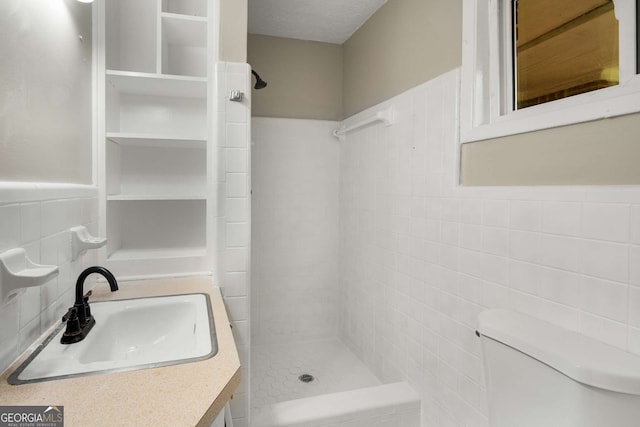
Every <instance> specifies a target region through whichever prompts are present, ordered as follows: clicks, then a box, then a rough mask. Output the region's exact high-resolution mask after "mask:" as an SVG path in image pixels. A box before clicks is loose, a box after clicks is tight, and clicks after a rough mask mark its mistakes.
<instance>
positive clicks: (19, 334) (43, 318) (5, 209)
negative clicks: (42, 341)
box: [0, 183, 98, 372]
mask: <svg viewBox="0 0 640 427" xmlns="http://www.w3.org/2000/svg"><path fill="white" fill-rule="evenodd" d="M31 187H33V188H31ZM35 187H36V185H33V186H28V185H23V186H22V187H20V188H19V189H17V190H10V192H9V190H8V189H10V188H11V183H3V188H2V189H0V252H4V251H6V250H9V249H12V248H16V247H22V248H25V249H26V251H27V254H28V256H29V258H31V260H33V261H34V262H36V263H42V264H50V265H57V266H58V267H59V274H58V276H57V277H56V278H54V279H52V280H50V281H49V282H48V283H46V284H44V285H43V286H39V287H34V288H29V289H28V290H27V291H26V292H24V293H23V294H21V295H19V296H18V297H16V298H14V299H12V300H10V301H9V302H8V304H4V303H3V302H0V343H1V345H0V372H2V371H4V370H5V369H6V368H8V367H9V365H10V364H11V362H13V361H14V360H15V359H16V358H17V357H18V356H19V355H20V354H21V353H22V352H24V351H25V350H26V349H27V348H28V347H29V346H30V345H31V344H33V343H34V341H35V340H36V339H37V338H38V337H39V336H40V335H41V334H42V333H44V332H45V331H46V330H47V329H48V328H49V327H50V326H52V325H53V324H54V323H55V322H56V321H57V320H58V319H59V318H60V317H62V315H63V314H64V313H65V311H66V310H67V308H69V307H70V306H72V305H73V302H74V297H75V295H74V288H75V280H76V278H77V277H78V275H79V274H80V272H81V271H82V270H83V269H84V268H86V267H88V266H89V265H93V264H95V262H96V259H97V257H96V254H95V251H89V252H87V253H86V254H85V255H83V256H82V257H80V258H79V259H77V260H75V261H71V234H70V232H69V229H70V228H71V227H74V226H77V225H85V226H87V228H88V229H89V230H90V232H92V233H95V232H96V229H97V222H98V221H97V212H98V211H97V190H96V189H89V190H86V189H85V190H82V193H84V194H86V195H84V196H81V197H79V196H77V195H73V191H72V192H71V195H67V196H65V195H64V190H62V191H56V192H55V194H52V193H48V192H47V191H45V190H37V189H34V188H35ZM36 192H37V193H38V194H37V195H36V196H35V197H34V193H36ZM51 197H55V199H50V198H51ZM38 199H42V200H39V201H38ZM9 200H10V202H9Z"/></svg>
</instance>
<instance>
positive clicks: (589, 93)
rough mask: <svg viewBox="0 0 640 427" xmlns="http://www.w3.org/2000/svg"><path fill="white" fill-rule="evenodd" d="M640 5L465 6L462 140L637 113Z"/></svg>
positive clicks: (471, 2) (549, 1) (506, 0)
mask: <svg viewBox="0 0 640 427" xmlns="http://www.w3.org/2000/svg"><path fill="white" fill-rule="evenodd" d="M637 3H640V0H563V1H558V0H464V4H463V7H464V9H463V10H464V21H463V28H464V29H463V33H464V34H463V43H464V45H463V67H462V88H461V94H462V97H461V102H462V105H461V141H462V142H471V141H478V140H483V139H489V138H495V137H500V136H506V135H513V134H518V133H524V132H530V131H534V130H539V129H545V128H551V127H556V126H564V125H569V124H573V123H580V122H585V121H591V120H598V119H602V118H606V117H612V116H617V115H623V114H630V113H634V112H639V111H640V76H639V75H638V55H637V51H638V35H637V33H636V20H637V13H638V9H637V7H636V6H637Z"/></svg>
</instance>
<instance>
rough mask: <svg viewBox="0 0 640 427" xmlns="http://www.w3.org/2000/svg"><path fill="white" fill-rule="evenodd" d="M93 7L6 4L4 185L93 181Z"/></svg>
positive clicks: (1, 104)
mask: <svg viewBox="0 0 640 427" xmlns="http://www.w3.org/2000/svg"><path fill="white" fill-rule="evenodd" d="M91 39H92V38H91V5H89V4H84V3H79V2H77V1H76V0H47V1H41V0H3V1H1V2H0V58H2V66H0V180H5V181H36V182H37V181H40V182H70V183H80V184H91V118H92V116H91V114H92V104H91V90H92V89H91V84H92V81H91V66H92V57H91Z"/></svg>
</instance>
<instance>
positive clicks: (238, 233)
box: [209, 62, 251, 427]
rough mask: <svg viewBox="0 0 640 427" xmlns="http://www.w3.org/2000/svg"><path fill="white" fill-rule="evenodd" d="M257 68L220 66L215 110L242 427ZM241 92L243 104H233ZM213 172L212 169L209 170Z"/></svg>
mask: <svg viewBox="0 0 640 427" xmlns="http://www.w3.org/2000/svg"><path fill="white" fill-rule="evenodd" d="M250 72H251V69H250V68H249V66H248V65H247V64H241V63H230V62H219V63H217V64H216V68H215V81H216V89H215V90H216V94H215V97H214V99H216V102H215V103H214V105H213V108H212V110H213V112H214V114H215V122H216V126H215V127H214V128H215V131H217V135H216V136H215V139H216V141H217V143H218V147H217V150H216V151H215V152H214V153H213V154H214V155H213V157H214V158H213V159H211V160H210V161H212V162H215V164H216V165H217V166H216V167H215V168H213V170H216V171H217V176H215V177H212V179H214V180H215V181H216V182H217V195H216V200H217V207H216V209H214V212H212V214H213V215H214V216H215V221H216V224H217V226H216V236H215V237H214V241H215V242H216V250H217V252H216V257H215V259H216V263H215V264H216V265H215V267H214V274H215V282H216V284H218V285H219V286H220V287H221V289H222V295H223V297H224V301H225V305H226V307H227V312H228V314H229V320H230V321H231V325H232V327H233V336H234V338H235V341H236V347H237V349H238V353H239V356H240V363H241V364H242V372H241V383H240V387H239V388H238V390H237V391H236V393H234V395H233V399H232V401H231V413H232V417H233V423H234V426H236V427H247V426H248V424H249V363H250V360H249V353H250V352H249V348H250V344H251V332H250V331H251V329H250V323H249V318H250V317H249V307H250V300H249V283H250V274H249V273H250V270H249V266H250V252H251V251H250V246H251V238H250V235H251V223H250V220H251V175H250V172H251V164H250V159H251V151H250V149H251V146H250V143H249V141H250V140H251V132H250V131H251V127H250V123H251V99H250V95H251V86H250V84H251V80H250V77H251V74H250ZM233 90H239V91H241V92H243V93H244V94H245V96H244V100H243V101H242V102H232V101H229V94H230V92H231V91H233ZM209 169H212V168H209Z"/></svg>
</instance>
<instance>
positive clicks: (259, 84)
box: [251, 70, 267, 89]
mask: <svg viewBox="0 0 640 427" xmlns="http://www.w3.org/2000/svg"><path fill="white" fill-rule="evenodd" d="M251 74H253V75H254V76H256V84H255V86H253V88H254V89H264V88H265V87H267V82H265V81H264V80H262V79H261V78H260V76H259V75H258V73H256V72H255V71H253V70H251Z"/></svg>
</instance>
